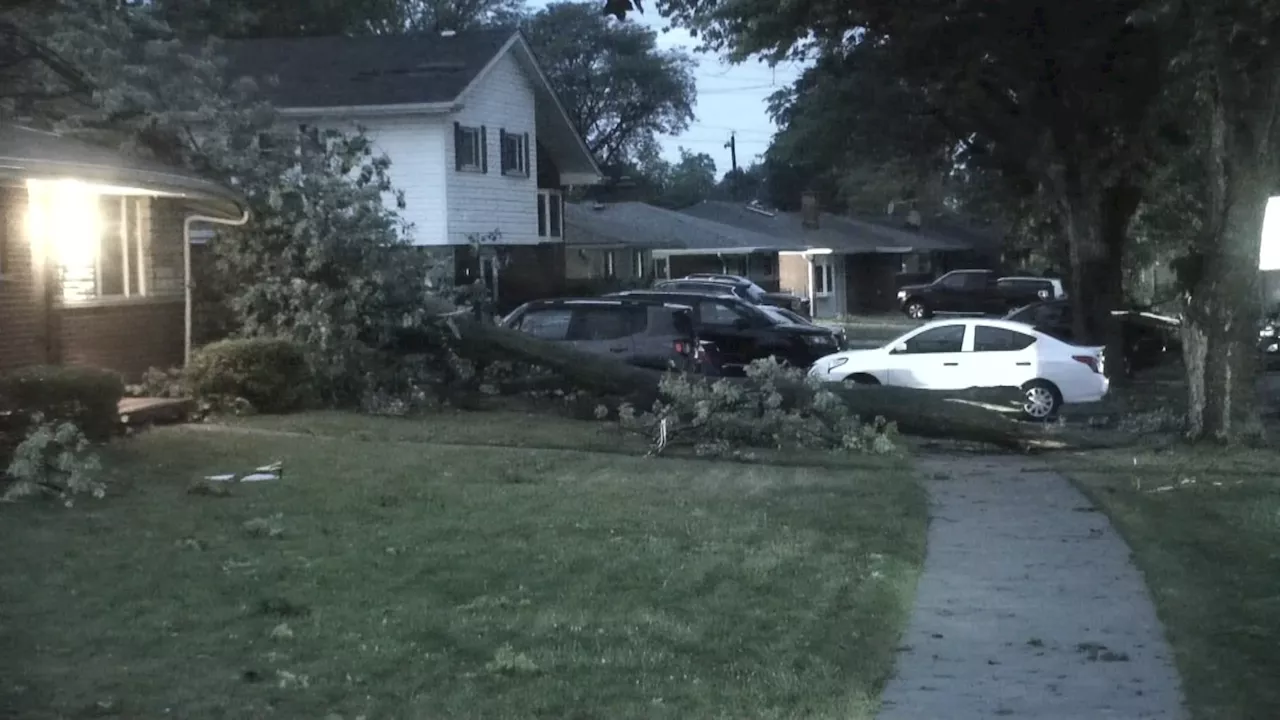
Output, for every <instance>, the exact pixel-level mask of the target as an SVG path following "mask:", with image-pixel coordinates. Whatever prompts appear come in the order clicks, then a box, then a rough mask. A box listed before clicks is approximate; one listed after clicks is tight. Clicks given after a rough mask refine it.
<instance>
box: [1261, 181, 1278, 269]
mask: <svg viewBox="0 0 1280 720" xmlns="http://www.w3.org/2000/svg"><path fill="white" fill-rule="evenodd" d="M1258 269H1259V270H1280V197H1273V198H1271V199H1270V200H1268V201H1267V209H1266V212H1265V214H1264V215H1263V216H1262V247H1261V248H1260V250H1259V252H1258Z"/></svg>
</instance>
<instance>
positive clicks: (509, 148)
mask: <svg viewBox="0 0 1280 720" xmlns="http://www.w3.org/2000/svg"><path fill="white" fill-rule="evenodd" d="M500 132H501V135H500V136H499V137H500V138H501V144H502V174H503V175H518V176H520V177H529V133H509V132H507V131H506V130H502V131H500Z"/></svg>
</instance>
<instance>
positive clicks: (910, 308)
mask: <svg viewBox="0 0 1280 720" xmlns="http://www.w3.org/2000/svg"><path fill="white" fill-rule="evenodd" d="M902 312H903V313H904V314H905V315H906V316H907V317H909V318H911V319H912V320H927V319H929V316H930V315H932V314H933V313H931V312H929V306H928V305H925V304H924V301H923V300H911V301H909V302H908V303H907V304H906V305H903V306H902Z"/></svg>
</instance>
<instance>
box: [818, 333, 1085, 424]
mask: <svg viewBox="0 0 1280 720" xmlns="http://www.w3.org/2000/svg"><path fill="white" fill-rule="evenodd" d="M1103 371H1104V368H1103V353H1102V348H1099V347H1079V346H1076V345H1070V344H1068V343H1065V342H1062V341H1061V340H1057V339H1054V338H1052V337H1050V336H1048V335H1045V334H1044V333H1042V332H1039V331H1038V330H1035V329H1033V328H1032V327H1031V326H1029V325H1025V324H1023V323H1018V322H1011V321H1008V320H989V319H955V320H938V321H935V322H931V323H929V324H927V325H924V326H921V327H919V328H916V329H915V330H912V331H911V332H909V333H907V334H905V335H903V336H902V337H900V338H898V339H897V340H894V341H893V342H891V343H889V344H888V345H885V346H884V347H881V348H875V349H874V350H845V351H843V352H838V353H835V354H833V355H827V356H826V357H823V358H820V359H819V360H818V361H817V362H815V363H814V364H813V366H812V367H811V368H810V369H809V374H810V375H811V376H814V377H816V378H818V379H820V380H826V381H829V382H850V383H862V384H871V385H896V386H900V387H909V388H921V389H925V390H965V389H968V388H975V387H1016V388H1021V390H1022V392H1023V393H1024V394H1025V397H1026V400H1025V401H1024V403H1023V406H1022V410H1023V412H1024V413H1025V414H1026V415H1027V416H1028V417H1030V418H1032V419H1036V420H1045V419H1048V418H1051V417H1053V416H1054V414H1055V413H1057V412H1058V409H1059V408H1060V407H1061V406H1062V405H1063V404H1064V403H1087V402H1097V401H1098V400H1101V399H1102V398H1103V397H1105V396H1106V394H1107V388H1108V387H1109V382H1108V380H1107V376H1106V375H1105V374H1104V372H1103Z"/></svg>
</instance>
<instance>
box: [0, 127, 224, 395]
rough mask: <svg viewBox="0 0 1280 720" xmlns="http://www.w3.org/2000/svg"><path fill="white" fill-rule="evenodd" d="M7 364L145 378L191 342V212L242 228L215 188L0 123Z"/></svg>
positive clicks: (2, 359) (1, 366)
mask: <svg viewBox="0 0 1280 720" xmlns="http://www.w3.org/2000/svg"><path fill="white" fill-rule="evenodd" d="M0 207H2V208H3V213H4V225H3V229H2V232H0V370H7V369H13V368H17V367H22V366H25V365H38V364H68V365H85V366H93V367H100V368H105V369H109V370H114V371H117V372H119V373H121V374H122V375H123V376H125V377H126V379H137V378H138V377H139V376H141V375H142V373H143V372H144V371H146V369H147V368H149V367H160V368H169V367H173V366H179V365H182V364H183V362H184V360H185V356H186V353H187V352H188V350H189V348H188V346H187V341H188V339H189V336H188V332H189V318H190V314H189V310H190V305H189V299H188V298H187V295H186V290H187V286H188V280H187V278H188V269H189V268H188V263H187V256H186V255H185V253H184V245H185V243H184V234H185V231H186V230H187V229H188V227H187V226H188V225H189V224H190V223H187V222H186V220H187V219H192V220H195V219H197V218H205V219H206V220H208V221H212V222H223V223H228V224H241V223H243V222H244V221H245V220H247V213H246V211H245V209H244V206H243V201H242V199H241V198H240V197H239V196H238V195H237V194H235V193H234V192H232V191H230V190H228V189H226V188H223V187H221V186H219V185H217V184H215V183H211V182H208V181H206V180H203V179H201V178H198V177H195V176H193V175H190V174H188V173H186V172H185V171H181V170H176V169H173V168H170V167H167V166H163V165H159V164H157V163H151V162H144V161H140V160H137V159H133V158H127V157H124V156H122V155H120V154H118V153H115V152H112V151H110V150H106V149H103V148H100V147H97V146H94V145H89V144H86V143H83V142H79V141H76V140H74V139H71V138H67V137H63V136H60V135H56V134H53V133H47V132H42V131H38V130H32V129H29V128H24V127H17V126H13V125H5V126H0Z"/></svg>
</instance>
